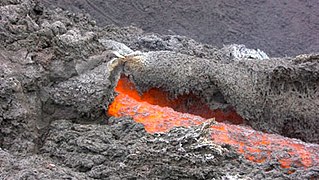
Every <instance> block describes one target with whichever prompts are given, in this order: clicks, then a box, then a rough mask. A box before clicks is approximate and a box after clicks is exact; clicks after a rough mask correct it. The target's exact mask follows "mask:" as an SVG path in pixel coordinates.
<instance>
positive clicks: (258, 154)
mask: <svg viewBox="0 0 319 180" xmlns="http://www.w3.org/2000/svg"><path fill="white" fill-rule="evenodd" d="M115 90H116V91H117V92H118V93H119V95H118V96H117V97H116V98H115V99H114V101H113V103H112V104H111V105H110V107H109V109H108V114H109V115H111V116H115V117H121V116H131V117H132V118H133V119H134V120H135V121H136V122H139V123H142V124H143V125H144V127H145V129H146V131H147V132H150V133H154V132H166V131H168V130H170V129H171V128H173V127H176V126H184V127H188V126H192V125H199V124H201V123H203V122H205V121H206V120H207V118H213V117H214V118H215V119H216V120H217V121H218V122H219V123H217V124H215V125H212V126H211V128H210V130H211V137H212V141H213V142H215V143H217V144H229V145H231V146H233V147H234V148H235V149H236V150H237V152H238V153H241V154H243V155H244V156H245V158H246V159H248V160H251V161H253V162H257V163H263V162H267V161H277V162H278V164H280V166H281V167H282V168H287V169H291V168H309V167H313V166H319V145H315V144H309V143H304V142H302V141H300V140H296V139H290V138H286V137H283V136H280V135H275V134H267V133H262V132H259V131H255V130H253V129H251V128H249V127H244V126H239V125H238V124H241V123H242V122H243V119H242V118H241V117H240V116H239V115H238V114H237V113H236V112H235V111H234V110H233V109H231V110H229V111H227V112H223V111H222V110H210V109H209V107H208V106H207V105H206V104H205V103H203V102H201V101H200V99H199V98H197V97H196V96H194V95H188V96H181V97H179V98H177V99H175V100H171V99H170V98H169V96H168V93H165V92H162V91H160V90H159V89H151V90H149V91H148V92H146V93H144V94H143V95H140V94H139V93H138V92H137V90H136V88H135V86H134V84H133V83H131V82H130V81H129V80H128V78H126V77H125V76H121V79H120V80H119V82H118V85H117V87H116V89H115ZM223 121H227V122H232V124H233V125H232V124H225V123H222V122H223ZM293 171H294V170H293V169H291V170H289V173H292V172H293Z"/></svg>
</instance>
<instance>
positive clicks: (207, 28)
mask: <svg viewBox="0 0 319 180" xmlns="http://www.w3.org/2000/svg"><path fill="white" fill-rule="evenodd" d="M43 2H45V3H47V4H49V5H52V6H58V7H61V8H64V9H66V10H70V11H72V12H81V13H88V14H90V15H91V16H92V17H94V19H96V21H97V23H98V24H99V25H101V26H104V25H110V24H115V25H117V26H129V25H135V26H138V27H140V28H142V29H143V30H145V31H146V32H152V33H153V32H156V33H160V34H172V35H183V36H187V37H191V38H193V39H195V40H196V41H199V42H202V43H208V44H212V45H215V46H219V47H222V46H223V45H225V44H233V43H236V44H245V45H247V47H248V48H257V47H258V48H260V49H261V50H263V51H265V52H266V53H267V54H269V55H271V56H281V57H284V56H296V55H298V54H302V53H313V52H318V50H319V37H318V34H319V23H318V18H319V11H318V10H317V9H319V2H318V1H314V0H312V1H311V0H307V1H300V0H283V1H277V0H267V1H255V0H245V1H233V0H214V1H211V0H201V1H197V0H188V1H157V0H139V1H130V0H121V1H118V0H108V1H101V0H89V1H87V0H73V1H69V0H43Z"/></svg>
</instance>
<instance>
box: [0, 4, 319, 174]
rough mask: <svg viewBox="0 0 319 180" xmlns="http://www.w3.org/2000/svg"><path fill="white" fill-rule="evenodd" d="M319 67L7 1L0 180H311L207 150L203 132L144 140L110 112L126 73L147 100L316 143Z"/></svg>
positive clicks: (0, 74) (0, 83) (1, 39)
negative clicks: (216, 111)
mask: <svg viewBox="0 0 319 180" xmlns="http://www.w3.org/2000/svg"><path fill="white" fill-rule="evenodd" d="M143 38H144V40H145V39H148V41H144V40H143ZM151 47H152V48H153V49H151ZM154 48H155V49H156V50H157V52H155V51H154ZM256 48H258V47H256ZM137 51H141V52H137ZM318 69H319V68H318V55H316V54H306V55H300V56H297V57H292V58H277V59H273V58H269V57H268V56H267V55H266V54H264V53H263V52H261V51H258V50H249V49H247V48H245V47H244V46H242V45H228V46H225V47H224V48H221V49H220V48H216V47H213V46H210V45H204V44H201V43H198V42H196V41H194V40H192V39H189V38H187V37H182V36H160V35H155V34H153V35H150V34H145V33H144V32H143V31H142V30H141V29H139V28H135V27H125V28H120V27H116V26H105V27H98V26H97V25H96V24H95V21H94V20H92V19H91V18H90V17H88V16H86V15H83V14H74V13H71V12H68V11H63V10H61V9H58V8H57V9H48V8H46V7H45V6H43V5H42V4H41V2H39V1H36V0H2V1H1V2H0V179H130V178H135V179H311V178H314V179H316V178H318V176H319V169H318V167H309V168H295V169H294V172H293V173H292V172H287V170H286V169H284V168H282V167H280V165H279V163H278V162H276V161H271V162H265V163H263V164H258V163H253V162H250V161H248V160H246V159H245V158H244V157H243V156H242V155H240V154H238V153H237V152H236V151H234V149H233V148H232V147H231V146H229V145H216V144H214V143H213V142H212V141H209V142H208V141H207V130H206V129H205V125H202V126H194V127H189V128H182V127H178V128H175V129H172V130H171V131H169V132H167V133H160V134H149V133H147V132H146V131H145V129H144V128H143V126H142V125H141V124H139V123H136V122H134V121H133V120H132V118H130V117H123V118H115V117H108V116H106V111H107V109H108V106H109V105H110V104H111V103H112V102H113V99H114V97H115V96H116V95H117V93H116V92H114V88H115V86H116V85H117V82H118V80H119V78H120V76H121V74H126V75H128V77H129V78H130V79H131V80H132V81H133V82H134V83H135V84H136V86H137V88H138V89H139V90H140V91H144V90H147V89H148V88H150V87H151V86H153V87H157V88H161V89H163V90H166V91H168V92H169V93H170V94H171V95H172V97H174V96H175V95H178V94H183V93H185V92H188V91H189V92H193V93H195V94H197V95H198V96H199V97H201V98H203V100H205V101H206V102H207V103H208V104H209V105H210V106H211V107H212V108H216V107H220V108H226V107H228V106H232V107H234V108H235V110H236V111H237V112H238V113H239V114H240V115H241V116H242V117H243V118H244V119H245V120H247V123H248V124H249V125H251V126H252V127H253V128H254V129H256V130H262V131H266V132H274V133H278V134H281V135H285V136H287V137H295V138H299V139H301V140H304V141H307V142H312V143H318V129H316V128H315V127H317V126H318V122H317V121H316V119H318V112H316V111H315V110H316V109H318Z"/></svg>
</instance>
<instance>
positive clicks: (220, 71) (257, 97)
mask: <svg viewBox="0 0 319 180" xmlns="http://www.w3.org/2000/svg"><path fill="white" fill-rule="evenodd" d="M222 52H223V53H224V54H226V55H227V54H231V53H232V48H226V49H224V50H222ZM221 57H223V58H226V59H227V57H225V56H223V54H222V53H217V55H216V57H215V58H210V59H202V58H198V57H194V56H188V55H184V54H179V53H175V52H170V51H156V52H148V53H145V54H142V55H140V56H139V57H137V58H134V59H133V58H131V59H130V58H128V59H127V62H126V64H125V67H124V70H125V71H126V72H125V73H126V74H128V75H130V77H131V79H132V80H133V81H134V82H135V84H136V85H137V86H138V88H139V90H140V91H142V92H143V91H146V90H148V89H150V88H151V87H157V88H161V89H164V90H166V91H168V92H170V93H171V94H172V96H173V97H174V96H177V95H181V94H189V93H190V92H193V93H195V94H197V95H199V96H200V97H202V98H203V99H204V100H206V102H207V103H210V105H211V107H213V108H214V107H215V108H216V107H218V102H215V101H214V96H215V97H217V96H219V97H220V94H221V95H222V99H224V100H226V102H227V104H229V105H231V106H233V107H235V109H236V110H237V112H238V113H239V114H240V115H241V116H242V117H243V118H245V119H246V120H247V121H248V122H249V124H251V125H252V127H253V128H255V129H258V130H262V131H265V132H270V133H279V134H282V135H285V136H288V137H295V138H300V139H302V140H305V141H308V142H315V143H318V142H319V129H318V128H317V127H318V126H319V121H318V117H319V114H318V109H319V102H318V97H319V91H318V88H319V64H318V55H308V56H307V55H305V56H299V57H296V58H283V59H276V58H273V59H267V60H259V59H250V58H241V59H236V60H232V59H231V56H230V57H228V60H226V59H225V60H224V61H219V60H218V59H220V58H221Z"/></svg>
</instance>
